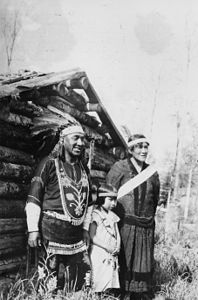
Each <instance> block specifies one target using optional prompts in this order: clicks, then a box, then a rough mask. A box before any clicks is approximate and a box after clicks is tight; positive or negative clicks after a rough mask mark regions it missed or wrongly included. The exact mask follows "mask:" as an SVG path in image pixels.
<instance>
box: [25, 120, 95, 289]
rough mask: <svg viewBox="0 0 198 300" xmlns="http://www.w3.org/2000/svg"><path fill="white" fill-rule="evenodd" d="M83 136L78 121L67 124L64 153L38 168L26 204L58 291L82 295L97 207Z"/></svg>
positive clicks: (31, 235)
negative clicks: (94, 206)
mask: <svg viewBox="0 0 198 300" xmlns="http://www.w3.org/2000/svg"><path fill="white" fill-rule="evenodd" d="M84 136H85V134H84V131H83V129H82V127H81V125H80V124H79V123H78V122H77V121H76V120H73V121H72V122H71V120H70V121H69V122H68V124H67V125H65V127H64V128H63V129H62V131H61V132H60V140H59V154H58V155H57V157H56V158H54V157H52V156H48V157H45V158H43V159H42V160H41V162H40V163H39V165H38V167H37V170H36V172H35V174H34V177H33V178H32V181H31V187H30V192H29V195H28V199H27V204H26V214H27V225H28V244H29V246H30V247H38V246H42V249H44V250H45V252H44V253H45V255H44V254H43V253H42V258H43V259H44V260H45V264H46V267H47V268H48V271H50V272H53V274H54V275H55V276H57V279H58V287H60V288H63V287H64V288H66V289H67V290H68V292H70V291H80V290H81V289H82V287H83V285H84V284H85V278H86V276H87V274H88V273H89V271H90V265H89V259H88V255H87V247H88V246H89V234H88V230H89V223H90V220H91V213H92V206H89V203H90V200H89V199H90V197H89V195H90V194H89V179H88V175H87V172H86V171H85V168H84V166H83V164H82V162H81V160H80V158H81V155H82V152H83V149H84V146H85V144H84ZM61 269H62V274H61V272H60V271H61Z"/></svg>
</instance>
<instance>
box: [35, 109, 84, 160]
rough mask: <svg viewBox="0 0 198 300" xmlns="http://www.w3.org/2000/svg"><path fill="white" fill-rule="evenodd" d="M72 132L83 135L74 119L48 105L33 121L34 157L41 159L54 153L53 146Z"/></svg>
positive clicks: (80, 127)
mask: <svg viewBox="0 0 198 300" xmlns="http://www.w3.org/2000/svg"><path fill="white" fill-rule="evenodd" d="M73 132H81V133H84V131H83V129H82V126H81V125H80V123H79V122H78V121H77V120H76V119H75V118H73V117H72V116H71V115H69V114H68V113H65V112H62V111H60V110H58V109H57V108H55V107H53V106H50V105H49V106H48V107H47V109H46V108H43V112H42V114H41V115H40V116H39V117H35V118H34V119H33V127H32V129H31V134H32V137H33V142H34V147H35V151H34V152H35V156H37V157H43V156H46V155H48V154H49V153H51V152H56V150H57V149H56V148H55V146H56V145H57V144H58V142H59V139H60V137H63V136H65V135H67V134H70V133H73ZM57 146H58V145H57Z"/></svg>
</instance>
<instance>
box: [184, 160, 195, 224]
mask: <svg viewBox="0 0 198 300" xmlns="http://www.w3.org/2000/svg"><path fill="white" fill-rule="evenodd" d="M192 174H193V166H191V168H190V172H189V177H188V186H187V192H186V202H185V209H184V221H186V219H187V218H188V211H189V204H190V192H191V182H192Z"/></svg>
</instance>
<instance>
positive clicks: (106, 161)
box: [85, 146, 116, 171]
mask: <svg viewBox="0 0 198 300" xmlns="http://www.w3.org/2000/svg"><path fill="white" fill-rule="evenodd" d="M85 155H86V157H87V159H89V155H90V150H89V148H87V149H86V150H85ZM115 161H116V160H115V158H114V156H113V155H109V153H108V152H105V151H103V150H102V149H99V148H97V147H96V146H95V147H94V148H93V150H92V158H91V168H93V169H96V170H102V171H109V169H110V168H111V166H112V165H113V164H114V163H115Z"/></svg>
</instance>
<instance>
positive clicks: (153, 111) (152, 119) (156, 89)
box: [150, 71, 161, 137]
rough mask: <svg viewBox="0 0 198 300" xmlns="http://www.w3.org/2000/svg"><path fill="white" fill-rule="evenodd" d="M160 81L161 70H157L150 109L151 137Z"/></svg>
mask: <svg viewBox="0 0 198 300" xmlns="http://www.w3.org/2000/svg"><path fill="white" fill-rule="evenodd" d="M160 81H161V71H160V72H159V75H158V81H157V86H156V88H155V92H154V100H153V109H152V114H151V134H150V136H151V137H152V132H153V124H154V118H155V111H156V106H157V97H158V94H159V88H160Z"/></svg>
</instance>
